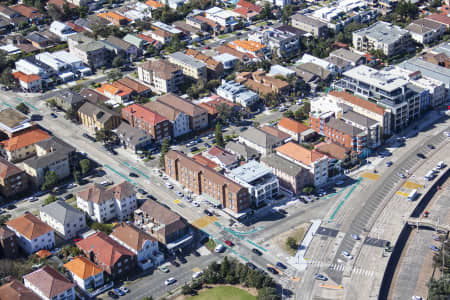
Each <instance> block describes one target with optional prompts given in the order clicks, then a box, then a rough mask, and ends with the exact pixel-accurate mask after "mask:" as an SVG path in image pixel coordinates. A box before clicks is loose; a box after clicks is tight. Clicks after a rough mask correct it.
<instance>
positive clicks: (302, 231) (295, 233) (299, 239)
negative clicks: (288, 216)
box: [284, 223, 310, 255]
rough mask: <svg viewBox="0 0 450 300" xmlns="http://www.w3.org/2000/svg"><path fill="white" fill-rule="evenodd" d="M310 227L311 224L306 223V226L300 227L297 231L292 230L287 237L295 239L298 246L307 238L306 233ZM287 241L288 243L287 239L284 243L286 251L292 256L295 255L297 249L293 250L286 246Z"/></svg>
mask: <svg viewBox="0 0 450 300" xmlns="http://www.w3.org/2000/svg"><path fill="white" fill-rule="evenodd" d="M309 225H310V224H309V223H306V224H305V225H304V226H300V227H298V228H296V229H294V230H291V231H290V232H289V234H288V235H287V237H293V238H294V240H295V243H296V244H297V245H299V244H300V243H301V242H302V240H303V237H304V236H305V233H306V231H307V230H308V228H309ZM286 241H287V238H286V240H285V241H284V249H285V250H286V251H287V252H288V253H289V254H290V255H295V253H296V252H297V249H292V248H290V247H288V245H287V244H286Z"/></svg>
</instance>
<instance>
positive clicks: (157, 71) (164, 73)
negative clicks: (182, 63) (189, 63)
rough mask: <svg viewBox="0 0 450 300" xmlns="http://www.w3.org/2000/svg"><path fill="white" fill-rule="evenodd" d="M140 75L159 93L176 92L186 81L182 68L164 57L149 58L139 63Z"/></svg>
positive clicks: (141, 78) (140, 77) (142, 79)
mask: <svg viewBox="0 0 450 300" xmlns="http://www.w3.org/2000/svg"><path fill="white" fill-rule="evenodd" d="M138 77H139V80H141V81H143V82H145V83H147V84H150V85H151V86H152V87H153V88H154V89H156V91H157V92H159V93H172V92H176V91H178V87H179V86H180V85H181V84H183V81H184V78H183V71H182V69H181V68H180V67H179V66H177V65H175V64H172V63H170V62H168V61H167V60H164V59H158V60H149V61H146V62H145V63H143V64H140V65H138Z"/></svg>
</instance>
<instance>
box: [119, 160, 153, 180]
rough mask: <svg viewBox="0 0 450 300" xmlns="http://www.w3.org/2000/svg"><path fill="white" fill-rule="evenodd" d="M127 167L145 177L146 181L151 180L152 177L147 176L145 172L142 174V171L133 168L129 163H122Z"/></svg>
mask: <svg viewBox="0 0 450 300" xmlns="http://www.w3.org/2000/svg"><path fill="white" fill-rule="evenodd" d="M122 163H123V164H124V165H125V166H127V167H128V168H130V169H132V170H134V171H136V172H138V173H139V174H140V175H141V176H143V177H145V178H146V179H150V176H148V175H147V174H145V173H144V172H142V171H141V170H139V169H137V168H135V167H133V166H131V165H130V164H129V163H127V162H126V161H123V162H122Z"/></svg>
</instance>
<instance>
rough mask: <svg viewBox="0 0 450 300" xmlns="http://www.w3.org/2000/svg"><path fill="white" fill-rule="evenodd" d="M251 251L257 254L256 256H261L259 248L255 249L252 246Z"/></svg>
mask: <svg viewBox="0 0 450 300" xmlns="http://www.w3.org/2000/svg"><path fill="white" fill-rule="evenodd" d="M252 252H253V253H255V254H256V255H258V256H261V255H262V252H261V251H259V250H258V249H256V248H253V249H252Z"/></svg>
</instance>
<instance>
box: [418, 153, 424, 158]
mask: <svg viewBox="0 0 450 300" xmlns="http://www.w3.org/2000/svg"><path fill="white" fill-rule="evenodd" d="M417 157H420V158H422V159H425V155H423V154H422V153H417Z"/></svg>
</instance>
